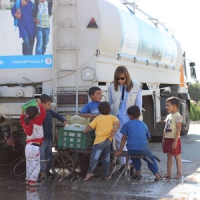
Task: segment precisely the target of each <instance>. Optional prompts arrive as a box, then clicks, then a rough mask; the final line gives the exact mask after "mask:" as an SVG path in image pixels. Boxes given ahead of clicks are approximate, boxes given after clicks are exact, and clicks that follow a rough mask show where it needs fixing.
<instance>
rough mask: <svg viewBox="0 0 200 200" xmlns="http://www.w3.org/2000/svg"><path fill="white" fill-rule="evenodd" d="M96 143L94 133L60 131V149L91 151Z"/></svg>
mask: <svg viewBox="0 0 200 200" xmlns="http://www.w3.org/2000/svg"><path fill="white" fill-rule="evenodd" d="M93 143H94V132H93V131H90V132H88V133H83V132H82V131H74V130H64V129H60V130H59V134H58V147H59V148H70V149H90V148H91V147H92V145H93Z"/></svg>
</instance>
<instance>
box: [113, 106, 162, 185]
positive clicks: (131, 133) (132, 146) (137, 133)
mask: <svg viewBox="0 0 200 200" xmlns="http://www.w3.org/2000/svg"><path fill="white" fill-rule="evenodd" d="M127 113H128V115H129V118H130V121H128V122H127V123H126V124H124V126H123V127H122V129H121V133H122V134H123V136H122V140H121V144H120V149H119V151H118V152H116V154H115V155H116V156H120V155H121V153H122V150H123V147H124V145H125V143H126V141H127V144H126V147H127V149H128V154H130V155H143V156H146V157H148V158H149V159H150V160H151V161H152V162H153V164H152V163H151V162H149V161H148V160H147V159H145V158H144V161H146V162H147V165H148V168H149V170H150V171H151V172H152V173H153V174H154V175H155V181H158V180H160V179H161V177H160V175H159V173H158V166H157V163H156V160H155V157H154V155H153V154H152V153H151V151H150V149H149V147H148V139H149V138H151V135H150V133H149V130H148V128H147V126H146V124H145V123H144V122H143V121H140V120H139V117H140V109H139V107H138V106H130V107H129V108H128V110H127ZM131 160H132V164H133V165H134V168H135V169H136V177H135V178H139V177H141V160H140V158H132V159H131Z"/></svg>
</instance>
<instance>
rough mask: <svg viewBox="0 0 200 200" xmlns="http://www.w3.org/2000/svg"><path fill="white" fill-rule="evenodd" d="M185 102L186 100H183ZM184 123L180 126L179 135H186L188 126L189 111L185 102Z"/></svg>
mask: <svg viewBox="0 0 200 200" xmlns="http://www.w3.org/2000/svg"><path fill="white" fill-rule="evenodd" d="M185 103H186V102H185ZM185 118H186V123H185V124H182V127H181V135H187V134H188V131H189V127H190V111H189V108H188V104H187V103H186V116H185Z"/></svg>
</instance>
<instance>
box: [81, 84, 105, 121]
mask: <svg viewBox="0 0 200 200" xmlns="http://www.w3.org/2000/svg"><path fill="white" fill-rule="evenodd" d="M88 93H89V96H90V98H91V99H92V101H91V102H89V103H87V104H86V105H85V106H84V107H83V108H82V110H81V111H80V113H79V116H81V117H89V118H90V119H91V120H93V119H94V118H95V117H96V116H97V115H99V114H100V112H99V110H98V106H99V104H100V103H101V99H102V91H101V89H100V88H99V87H91V88H90V89H89V91H88Z"/></svg>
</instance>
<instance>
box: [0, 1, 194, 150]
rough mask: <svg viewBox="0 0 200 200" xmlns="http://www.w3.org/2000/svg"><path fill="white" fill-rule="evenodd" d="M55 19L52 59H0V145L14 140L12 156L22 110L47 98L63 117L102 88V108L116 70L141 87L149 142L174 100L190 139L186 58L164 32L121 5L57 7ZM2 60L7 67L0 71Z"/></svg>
mask: <svg viewBox="0 0 200 200" xmlns="http://www.w3.org/2000/svg"><path fill="white" fill-rule="evenodd" d="M52 17H53V18H52V19H53V20H52V44H53V48H52V49H53V52H52V54H53V56H52V57H51V55H46V57H45V55H44V56H41V57H38V56H36V55H34V56H31V58H30V56H27V57H26V56H21V57H20V56H18V57H17V58H16V56H13V55H9V56H8V58H5V56H3V57H2V56H1V55H0V132H1V143H0V145H4V144H3V142H2V140H5V138H6V139H7V141H9V140H8V139H9V138H14V143H13V142H11V145H12V147H13V148H14V147H16V146H18V145H23V144H25V135H24V134H23V131H22V128H21V126H20V124H19V116H20V114H21V105H22V104H24V103H25V102H27V101H28V100H30V99H33V98H37V97H39V96H40V95H41V94H42V93H46V94H49V95H52V97H53V99H54V103H55V106H56V109H57V112H58V113H60V114H61V115H63V116H66V115H75V114H77V113H78V112H79V110H80V109H81V108H82V106H83V105H84V104H86V103H87V102H88V101H89V97H88V89H89V88H90V87H91V86H98V87H100V88H101V89H102V92H103V95H104V97H103V100H107V92H108V86H109V84H110V83H111V82H112V81H113V77H114V71H115V69H116V67H118V66H119V65H124V66H126V67H127V68H128V71H129V72H130V74H131V76H132V78H133V79H134V80H136V81H138V82H140V83H141V84H142V96H143V111H144V112H143V120H144V122H145V123H146V124H147V125H148V127H149V129H150V132H151V134H152V136H161V135H162V130H163V126H164V123H163V119H164V118H165V116H166V109H165V101H166V98H168V97H170V96H172V95H173V96H177V97H179V99H180V103H181V104H180V105H181V106H180V112H181V114H182V116H183V126H182V135H186V134H187V133H188V129H189V110H190V100H189V94H188V89H187V79H186V76H185V70H186V65H185V63H186V62H185V61H186V58H185V56H184V54H183V52H182V49H181V46H180V44H179V42H178V41H177V40H176V39H174V37H173V35H171V34H170V33H169V32H168V30H167V28H166V27H165V26H164V25H163V24H161V23H159V21H158V20H156V19H153V18H152V17H150V16H149V15H147V14H145V13H144V12H143V11H141V10H140V9H139V8H137V6H135V5H134V4H129V3H127V2H122V1H120V0H54V2H53V16H52ZM22 57H23V59H22ZM43 57H44V62H43ZM52 58H53V64H52V65H51V61H52ZM3 59H7V60H8V59H9V60H12V63H11V64H12V65H8V66H7V67H3V64H2V63H3V61H2V60H3ZM34 59H35V60H34ZM38 60H39V61H38ZM38 63H39V64H38ZM14 64H15V66H14V67H12V66H13V65H14ZM24 64H27V67H24ZM45 64H46V65H45ZM47 65H48V66H47ZM194 65H195V63H193V62H191V63H190V66H189V67H190V68H191V71H193V72H194ZM192 76H195V74H194V73H193V74H192ZM2 134H3V136H2ZM7 144H8V142H7Z"/></svg>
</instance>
